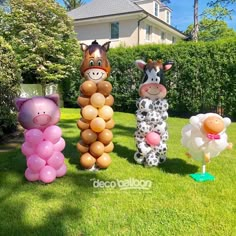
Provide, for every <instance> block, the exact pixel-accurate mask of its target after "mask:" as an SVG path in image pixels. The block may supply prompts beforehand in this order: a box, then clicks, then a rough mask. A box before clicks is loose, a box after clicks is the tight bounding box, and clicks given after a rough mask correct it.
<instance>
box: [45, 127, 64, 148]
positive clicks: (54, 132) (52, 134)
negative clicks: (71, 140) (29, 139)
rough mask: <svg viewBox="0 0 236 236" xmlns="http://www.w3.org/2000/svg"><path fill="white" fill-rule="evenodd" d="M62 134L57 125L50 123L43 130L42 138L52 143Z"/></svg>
mask: <svg viewBox="0 0 236 236" xmlns="http://www.w3.org/2000/svg"><path fill="white" fill-rule="evenodd" d="M61 135H62V131H61V128H60V127H58V126H57V125H51V126H49V127H47V128H46V129H45V130H44V133H43V136H44V139H46V140H48V141H50V142H52V143H53V144H54V143H57V142H58V141H59V140H60V138H61Z"/></svg>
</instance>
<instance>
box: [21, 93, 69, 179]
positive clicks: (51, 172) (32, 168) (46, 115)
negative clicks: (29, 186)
mask: <svg viewBox="0 0 236 236" xmlns="http://www.w3.org/2000/svg"><path fill="white" fill-rule="evenodd" d="M58 104H59V96H58V95H57V94H54V95H49V96H45V97H32V98H17V99H16V108H17V110H18V112H19V113H18V121H19V123H20V124H21V125H22V127H24V128H25V132H24V138H25V142H24V143H23V144H22V146H21V150H22V153H23V154H24V155H25V156H26V162H27V169H26V171H25V177H26V179H27V180H28V181H31V182H32V181H37V180H40V181H42V182H44V183H51V182H53V181H54V180H55V179H56V177H62V176H63V175H65V174H66V165H65V163H64V155H63V154H62V152H61V151H62V150H63V149H64V148H65V141H64V139H63V138H62V137H61V135H62V131H61V129H60V127H58V126H57V125H56V124H57V122H58V121H59V120H60V110H59V107H58Z"/></svg>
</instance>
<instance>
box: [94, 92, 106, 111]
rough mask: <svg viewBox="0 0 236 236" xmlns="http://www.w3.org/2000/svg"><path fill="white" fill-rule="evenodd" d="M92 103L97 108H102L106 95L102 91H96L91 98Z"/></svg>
mask: <svg viewBox="0 0 236 236" xmlns="http://www.w3.org/2000/svg"><path fill="white" fill-rule="evenodd" d="M90 102H91V104H92V105H93V106H94V107H96V108H101V107H103V106H104V104H105V97H104V96H103V95H102V94H101V93H94V94H93V95H92V96H91V98H90Z"/></svg>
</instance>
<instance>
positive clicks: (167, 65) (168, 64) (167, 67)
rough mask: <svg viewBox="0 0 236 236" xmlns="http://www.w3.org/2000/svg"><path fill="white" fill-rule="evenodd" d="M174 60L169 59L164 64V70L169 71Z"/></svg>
mask: <svg viewBox="0 0 236 236" xmlns="http://www.w3.org/2000/svg"><path fill="white" fill-rule="evenodd" d="M173 64H174V62H173V61H167V62H165V63H164V64H163V70H164V71H168V70H170V69H171V68H172V66H173Z"/></svg>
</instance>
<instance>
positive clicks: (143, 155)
mask: <svg viewBox="0 0 236 236" xmlns="http://www.w3.org/2000/svg"><path fill="white" fill-rule="evenodd" d="M135 63H136V66H137V67H138V68H139V69H140V70H141V71H143V72H144V77H143V81H142V83H141V85H140V87H139V95H140V98H139V99H138V100H137V102H136V105H137V108H138V110H137V111H136V117H137V131H136V132H135V139H136V146H137V149H138V151H137V152H136V153H135V154H134V159H135V161H136V162H137V163H138V164H144V165H146V166H158V164H159V163H162V162H164V161H165V159H166V151H167V146H166V141H167V139H168V132H167V125H166V122H165V120H166V119H167V118H168V113H167V109H168V103H167V100H166V99H164V97H165V96H166V93H167V91H166V88H165V86H164V74H163V72H165V71H167V70H169V69H170V68H171V67H172V64H173V63H172V62H166V63H164V64H163V63H162V61H161V60H158V61H152V60H149V61H148V62H147V63H145V62H144V61H142V60H137V61H136V62H135Z"/></svg>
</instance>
